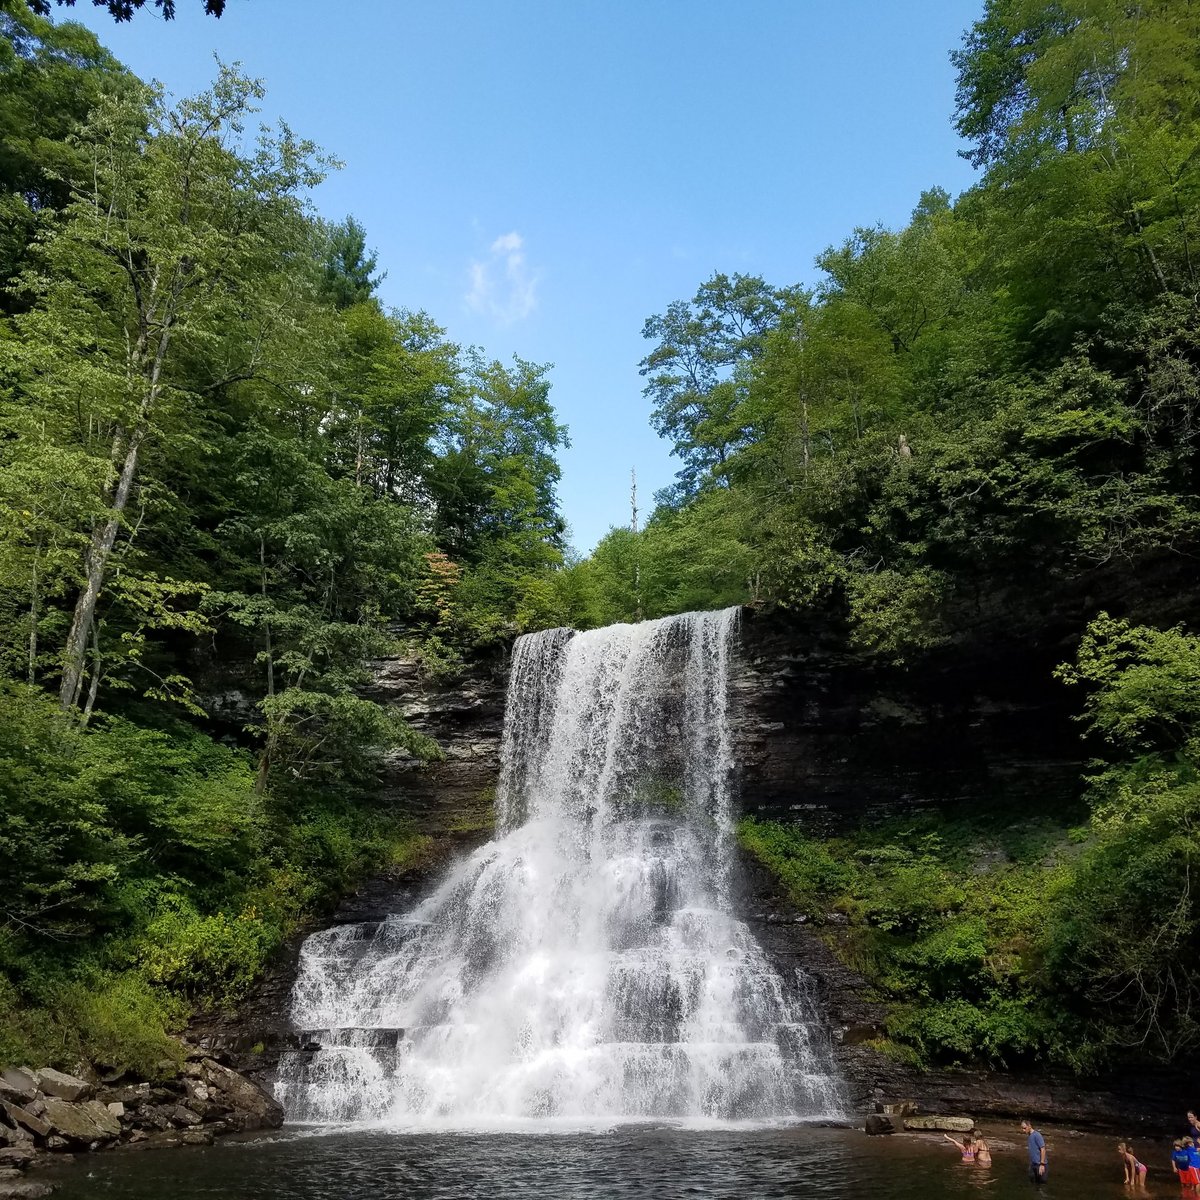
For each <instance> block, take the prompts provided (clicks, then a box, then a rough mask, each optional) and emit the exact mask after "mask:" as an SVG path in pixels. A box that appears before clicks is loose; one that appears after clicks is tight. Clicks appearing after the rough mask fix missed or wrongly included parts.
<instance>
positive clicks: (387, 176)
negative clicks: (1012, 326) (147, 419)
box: [60, 0, 982, 551]
mask: <svg viewBox="0 0 1200 1200" xmlns="http://www.w3.org/2000/svg"><path fill="white" fill-rule="evenodd" d="M177 7H178V9H179V15H178V17H177V19H176V20H175V21H174V22H171V23H166V22H163V21H162V20H161V19H160V18H159V17H158V16H157V15H156V14H154V13H153V12H151V11H149V10H146V11H143V12H142V13H141V14H139V15H138V16H137V17H135V19H134V20H133V22H132V23H130V24H127V25H116V24H114V22H113V21H112V20H111V19H110V18H109V17H108V16H107V14H106V13H105V12H104V11H103V10H99V9H95V10H93V9H92V7H91V5H90V4H89V3H88V2H87V0H79V3H78V7H76V8H75V9H74V10H60V13H61V14H62V15H63V16H66V15H68V13H69V14H70V15H71V16H72V17H73V18H74V19H79V20H82V21H84V22H85V23H86V24H87V25H89V26H90V27H91V28H93V29H94V30H96V31H97V33H98V34H99V35H100V36H101V38H102V40H103V41H104V43H105V44H106V45H107V46H108V47H109V48H110V49H111V50H112V51H113V52H114V53H115V54H116V55H117V57H118V58H120V59H121V60H122V61H123V62H125V63H126V64H127V65H128V66H130V67H131V68H132V69H133V70H135V71H136V72H137V73H138V74H139V75H141V76H142V77H143V78H156V79H159V80H161V81H162V82H163V83H164V84H165V85H166V87H167V88H168V90H170V91H172V92H175V93H177V94H187V93H189V92H194V91H197V90H200V89H201V88H203V87H204V86H205V85H206V84H207V83H208V82H209V81H210V80H211V78H212V75H213V70H214V66H213V57H212V56H213V54H214V53H216V54H218V55H220V57H221V58H222V59H224V60H226V61H241V62H242V63H243V64H244V66H245V68H246V69H247V70H248V71H249V72H250V73H251V74H253V75H256V76H258V77H261V78H262V79H263V80H264V81H265V82H266V84H267V87H268V89H269V90H268V97H267V101H266V104H265V107H264V117H265V118H266V119H269V120H274V119H275V118H276V117H284V118H286V119H287V121H288V123H289V124H290V125H291V126H292V128H293V129H295V130H296V131H297V133H299V134H302V135H304V136H306V137H310V138H313V139H314V140H315V141H317V142H318V143H319V144H320V145H322V146H323V147H324V148H325V149H326V150H328V151H330V152H331V153H333V154H334V155H335V156H336V157H338V158H339V159H341V160H342V161H343V162H344V164H345V166H344V168H343V169H342V170H341V171H339V172H337V173H336V174H335V175H333V176H332V177H331V178H330V179H329V180H328V181H327V182H326V183H324V184H323V185H322V186H321V187H320V188H319V189H318V190H317V192H316V194H315V197H314V199H315V203H316V205H317V207H318V209H319V210H320V211H321V212H322V213H324V214H325V215H326V216H329V217H331V218H335V219H339V218H341V217H343V216H345V215H346V214H347V213H353V214H354V216H356V217H357V218H358V219H359V220H360V221H361V222H362V223H363V224H364V225H365V226H366V228H367V232H368V239H369V244H370V245H371V246H373V247H374V248H375V249H377V250H378V252H379V258H380V265H381V266H382V267H385V268H386V269H387V272H388V276H387V279H386V280H385V281H384V283H383V285H382V287H381V289H380V292H381V295H382V298H383V300H384V302H385V303H387V304H389V305H394V306H397V307H403V308H412V309H425V310H426V311H427V312H429V313H430V314H431V315H432V316H433V317H434V319H435V320H437V321H438V322H439V324H441V325H443V326H444V327H445V328H446V329H447V331H448V333H449V336H450V337H451V338H452V339H453V340H454V341H456V342H459V343H460V344H462V345H479V346H482V347H483V348H484V349H485V350H486V351H487V352H488V353H489V354H490V355H492V356H494V357H498V358H501V359H504V360H506V361H507V360H509V359H510V358H511V356H512V355H513V354H519V355H520V356H521V357H522V358H526V359H531V360H533V361H535V362H552V363H554V364H555V368H554V371H553V373H552V376H551V377H552V379H553V382H554V389H553V399H554V402H555V404H556V406H557V408H558V411H559V414H560V419H561V420H563V421H565V422H566V423H567V424H568V425H569V426H570V431H571V439H572V443H573V445H572V448H571V449H570V450H568V451H566V452H565V453H564V454H563V456H562V464H563V479H562V486H561V495H562V501H563V508H564V511H565V513H566V516H567V519H568V520H569V522H570V524H571V527H572V531H573V540H574V543H575V545H576V546H577V547H578V548H579V549H581V550H585V551H586V550H588V549H590V548H591V547H592V546H593V545H594V544H595V542H596V541H597V540H598V539H599V538H600V537H601V536H602V535H603V534H604V532H605V531H606V530H607V529H608V527H609V526H610V525H612V524H623V523H625V522H627V521H628V519H629V515H628V514H629V472H630V469H631V468H633V467H636V468H637V472H638V481H639V491H640V494H641V507H642V509H643V512H645V511H646V509H647V508H648V507H649V504H650V497H651V494H652V492H653V491H654V490H655V489H656V488H659V487H662V486H663V485H665V484H667V483H669V482H670V481H671V479H672V477H673V474H674V471H675V469H676V464H675V462H674V460H672V459H671V458H670V456H669V454H668V448H667V446H666V445H665V444H664V443H662V442H660V441H659V439H658V438H657V437H656V436H655V435H654V433H653V431H652V430H651V429H650V427H649V424H648V411H649V410H648V405H647V402H646V400H645V399H644V398H643V397H642V394H641V390H642V386H643V380H642V379H641V378H640V376H639V375H638V362H639V360H640V359H641V358H642V357H643V355H645V354H646V353H647V351H648V350H649V348H650V346H649V343H646V342H645V341H643V339H642V337H641V330H642V324H643V322H644V321H645V319H646V318H647V317H648V316H650V315H651V314H653V313H658V312H661V311H662V310H663V309H664V308H665V307H666V306H667V305H668V304H669V303H670V302H671V301H672V300H675V299H682V298H687V297H690V296H691V295H692V294H693V293H694V292H695V290H696V288H697V286H698V285H699V284H700V283H701V282H703V281H704V280H705V279H706V278H708V277H709V276H710V275H711V274H712V273H713V272H714V271H725V272H729V273H733V272H735V271H740V272H745V273H749V274H759V275H762V276H764V277H765V278H766V279H767V280H769V281H770V282H772V283H777V284H786V283H796V282H808V283H811V282H813V281H815V279H816V272H815V269H814V267H813V258H814V256H815V255H816V254H818V253H819V252H820V251H821V250H822V249H823V248H824V247H825V246H827V245H829V244H830V243H833V242H837V241H840V240H841V239H842V238H844V237H845V236H846V235H847V234H848V233H849V232H850V231H851V229H852V228H853V227H854V226H856V225H872V224H875V223H876V222H883V223H884V224H886V225H897V224H900V223H902V222H903V221H904V220H905V219H906V217H907V215H908V213H909V212H910V211H911V209H912V207H913V205H914V204H915V203H916V200H917V198H918V196H919V194H920V193H921V191H922V190H924V189H925V188H927V187H931V186H933V185H935V184H937V185H940V186H942V187H945V188H947V189H948V190H949V191H950V192H951V193H953V194H957V193H958V192H959V191H961V190H962V189H963V188H964V187H966V186H968V185H969V184H970V182H971V180H972V170H971V168H970V167H969V165H968V164H967V163H966V162H965V161H964V160H963V159H961V158H959V157H958V156H957V151H958V149H959V147H960V143H959V141H958V139H957V136H956V135H955V133H954V131H953V129H952V127H951V124H950V116H951V112H952V109H953V99H954V73H953V70H952V68H951V66H950V62H949V58H948V55H949V51H950V50H951V49H952V48H953V47H955V46H956V45H957V44H958V43H959V40H960V38H961V35H962V32H963V30H964V29H965V28H966V27H967V26H968V25H969V24H970V23H971V22H972V21H973V20H974V19H975V18H976V16H977V15H978V14H979V11H980V10H981V8H982V2H981V0H907V2H904V3H900V2H897V0H740V2H739V0H723V2H715V0H419V2H418V0H229V2H228V6H227V8H226V12H225V15H224V17H222V18H221V19H220V20H219V21H217V20H213V19H212V18H211V17H204V16H203V15H202V12H201V8H202V6H201V4H200V2H199V0H177Z"/></svg>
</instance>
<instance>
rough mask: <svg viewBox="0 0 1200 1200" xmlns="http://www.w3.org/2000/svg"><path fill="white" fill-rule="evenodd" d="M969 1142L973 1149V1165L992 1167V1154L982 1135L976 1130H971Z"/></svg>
mask: <svg viewBox="0 0 1200 1200" xmlns="http://www.w3.org/2000/svg"><path fill="white" fill-rule="evenodd" d="M971 1142H972V1144H973V1145H974V1147H975V1165H976V1166H979V1167H990V1166H991V1165H992V1152H991V1150H990V1149H989V1147H988V1144H987V1142H985V1141H984V1140H983V1134H982V1133H980V1132H979V1130H978V1129H972V1130H971Z"/></svg>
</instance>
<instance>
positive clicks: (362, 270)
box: [321, 217, 386, 308]
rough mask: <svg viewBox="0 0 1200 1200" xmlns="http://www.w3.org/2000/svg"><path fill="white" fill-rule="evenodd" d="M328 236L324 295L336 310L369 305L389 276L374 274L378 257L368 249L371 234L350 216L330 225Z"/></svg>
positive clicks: (322, 282) (322, 280)
mask: <svg viewBox="0 0 1200 1200" xmlns="http://www.w3.org/2000/svg"><path fill="white" fill-rule="evenodd" d="M328 237H329V241H328V245H327V246H326V249H325V256H324V261H323V262H322V265H321V294H322V295H323V296H324V297H325V299H327V300H328V301H329V302H330V303H331V304H333V306H334V307H335V308H350V307H352V306H353V305H355V304H365V303H366V302H367V301H368V300H370V299H371V297H372V296H373V295H374V293H375V289H376V288H377V287H378V286H379V285H380V284H381V283H382V282H383V280H384V278H385V277H386V272H385V273H384V274H383V275H373V274H372V272H373V271H374V270H375V267H376V265H377V264H378V257H377V255H376V254H375V252H374V251H373V250H372V251H368V250H367V231H366V230H365V229H364V228H363V227H362V226H361V225H360V224H359V223H358V222H357V221H356V220H355V219H354V218H353V217H347V218H346V219H345V220H344V221H342V222H341V223H340V224H338V225H331V226H329V228H328Z"/></svg>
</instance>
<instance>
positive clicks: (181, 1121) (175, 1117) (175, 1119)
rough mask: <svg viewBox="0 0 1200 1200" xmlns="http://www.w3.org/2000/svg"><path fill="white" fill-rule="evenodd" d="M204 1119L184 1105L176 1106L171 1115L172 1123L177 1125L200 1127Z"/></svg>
mask: <svg viewBox="0 0 1200 1200" xmlns="http://www.w3.org/2000/svg"><path fill="white" fill-rule="evenodd" d="M202 1120H203V1118H202V1117H201V1116H200V1114H199V1113H194V1112H192V1110H191V1109H190V1108H186V1107H185V1106H184V1105H182V1104H179V1105H176V1107H175V1109H174V1110H173V1111H172V1113H171V1121H172V1123H173V1124H175V1125H199V1124H200V1122H201V1121H202Z"/></svg>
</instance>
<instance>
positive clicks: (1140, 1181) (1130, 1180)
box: [1117, 1142, 1146, 1188]
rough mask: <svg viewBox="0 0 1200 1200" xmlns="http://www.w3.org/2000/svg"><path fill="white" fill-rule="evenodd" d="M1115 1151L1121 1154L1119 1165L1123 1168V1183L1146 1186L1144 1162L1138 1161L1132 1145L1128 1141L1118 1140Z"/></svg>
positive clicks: (1137, 1186)
mask: <svg viewBox="0 0 1200 1200" xmlns="http://www.w3.org/2000/svg"><path fill="white" fill-rule="evenodd" d="M1117 1153H1118V1154H1119V1155H1120V1156H1121V1166H1122V1167H1124V1168H1125V1183H1126V1184H1127V1185H1129V1186H1132V1187H1135V1188H1144V1187H1145V1186H1146V1164H1145V1163H1143V1162H1138V1159H1137V1155H1136V1154H1134V1152H1133V1147H1132V1146H1131V1145H1130V1144H1129V1143H1128V1142H1118V1143H1117Z"/></svg>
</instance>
